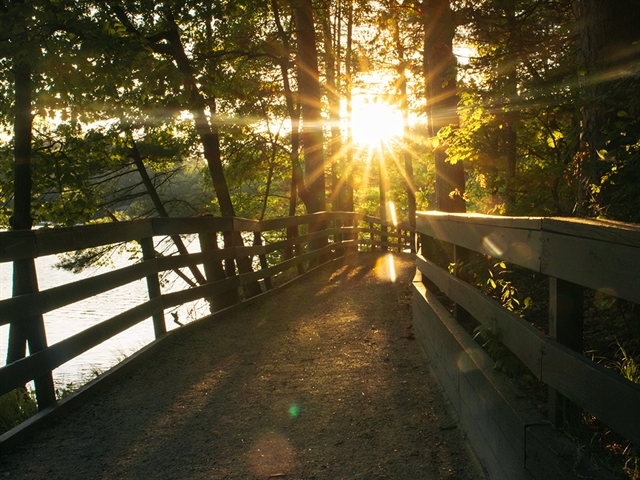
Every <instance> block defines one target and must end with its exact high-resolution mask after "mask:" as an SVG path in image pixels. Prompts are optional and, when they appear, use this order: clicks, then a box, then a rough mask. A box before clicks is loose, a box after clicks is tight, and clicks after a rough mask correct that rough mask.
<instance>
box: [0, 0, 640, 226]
mask: <svg viewBox="0 0 640 480" xmlns="http://www.w3.org/2000/svg"><path fill="white" fill-rule="evenodd" d="M0 25H1V26H2V28H1V29H0V129H1V132H0V139H1V144H0V225H1V226H3V227H5V228H7V227H9V228H14V229H20V228H31V226H32V225H33V224H35V223H45V224H51V225H63V226H64V225H74V224H77V223H89V222H103V221H120V220H125V219H133V218H140V217H146V216H193V215H205V214H213V215H237V216H242V217H248V218H257V219H262V218H269V217H277V216H284V215H292V214H296V213H301V212H303V211H305V210H306V211H307V212H316V211H321V210H325V209H332V210H355V211H359V212H364V213H369V214H379V215H380V216H382V217H386V216H388V215H393V214H395V215H397V217H398V218H399V219H401V220H405V221H406V220H412V218H413V216H414V213H415V210H416V208H417V209H418V210H421V209H422V210H424V209H439V210H444V211H465V210H466V211H471V212H480V213H497V214H510V215H578V216H591V217H605V218H611V219H618V220H624V221H631V222H637V221H638V220H639V218H640V198H639V197H638V195H636V193H635V189H636V185H638V182H639V181H640V160H639V155H640V153H639V151H640V123H639V122H638V119H639V116H640V93H638V92H640V88H639V87H640V61H639V59H640V44H639V43H638V40H640V27H638V25H640V2H637V1H635V0H616V1H614V2H599V1H596V0H574V1H569V0H567V1H557V0H545V1H540V0H477V1H476V0H468V1H467V0H459V1H445V0H423V1H422V2H420V1H409V0H407V1H396V0H380V1H376V2H364V1H358V0H340V1H338V2H330V1H328V0H324V1H322V0H316V1H313V2H312V1H311V0H292V1H291V2H288V1H282V0H265V1H256V0H231V1H219V2H210V1H204V2H203V1H191V0H183V1H162V2H160V1H150V0H142V1H128V0H121V1H113V0H109V1H84V0H81V1H75V0H33V1H28V0H23V1H19V0H11V1H10V0H2V1H0ZM358 99H359V100H358ZM394 134H395V136H394Z"/></svg>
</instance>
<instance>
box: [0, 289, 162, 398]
mask: <svg viewBox="0 0 640 480" xmlns="http://www.w3.org/2000/svg"><path fill="white" fill-rule="evenodd" d="M161 309H162V301H161V299H160V298H156V299H154V300H151V301H149V302H146V303H143V304H141V305H138V306H136V307H134V308H132V309H130V310H127V311H126V312H123V313H121V314H119V315H116V316H114V317H112V318H110V319H108V320H105V321H103V322H101V323H99V324H97V325H94V326H92V327H89V328H87V329H86V330H83V331H82V332H80V333H77V334H76V335H73V336H71V337H69V338H67V339H65V340H62V341H60V342H58V343H56V344H55V345H52V346H50V347H47V348H46V349H44V350H41V351H39V352H37V353H34V354H33V355H29V356H28V357H25V358H23V359H21V360H18V361H16V362H13V363H11V364H9V365H6V366H4V367H2V368H0V395H3V394H5V393H7V392H10V391H11V390H13V389H14V388H17V387H19V386H23V385H24V384H25V383H27V382H29V381H31V380H32V379H34V378H36V377H38V376H41V375H44V374H47V373H49V372H50V371H51V370H53V369H55V368H57V367H59V366H60V365H62V364H63V363H66V362H68V361H69V360H71V359H72V358H75V357H77V356H78V355H80V354H81V353H84V352H86V351H87V350H89V349H91V348H93V347H95V346H96V345H99V344H101V343H102V342H104V341H105V340H108V339H109V338H111V337H113V336H115V335H117V334H118V333H120V332H123V331H124V330H126V329H128V328H130V327H132V326H134V325H136V324H138V323H140V322H141V321H143V320H146V319H147V318H149V317H151V316H152V315H153V314H154V313H155V312H157V311H158V310H161Z"/></svg>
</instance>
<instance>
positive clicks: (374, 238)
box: [369, 222, 376, 252]
mask: <svg viewBox="0 0 640 480" xmlns="http://www.w3.org/2000/svg"><path fill="white" fill-rule="evenodd" d="M369 229H370V231H371V233H370V234H369V239H370V240H371V251H372V252H375V250H376V236H375V234H374V233H373V232H374V231H375V228H373V222H369Z"/></svg>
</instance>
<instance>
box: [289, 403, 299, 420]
mask: <svg viewBox="0 0 640 480" xmlns="http://www.w3.org/2000/svg"><path fill="white" fill-rule="evenodd" d="M298 415H300V405H298V404H297V403H292V404H291V406H290V407H289V416H290V417H291V418H295V417H297V416H298Z"/></svg>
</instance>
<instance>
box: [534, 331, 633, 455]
mask: <svg viewBox="0 0 640 480" xmlns="http://www.w3.org/2000/svg"><path fill="white" fill-rule="evenodd" d="M542 349H543V350H542V354H543V357H542V377H541V380H542V381H543V382H545V383H547V384H549V385H550V386H551V387H553V388H555V389H556V390H557V391H558V392H560V393H561V394H562V395H564V396H565V397H567V398H568V399H569V400H571V401H572V402H574V403H576V404H578V405H580V406H581V407H582V408H584V409H585V410H587V411H588V412H590V413H592V414H593V415H595V416H596V417H597V418H598V419H599V420H601V421H602V422H604V423H605V424H607V425H608V426H609V427H611V429H613V430H615V431H616V432H618V433H620V434H621V435H623V436H625V437H627V438H628V439H629V440H631V441H632V442H634V443H636V444H639V445H640V408H638V405H640V385H638V384H636V383H632V382H630V381H628V380H626V379H624V378H623V377H621V376H620V375H618V374H616V373H615V372H612V371H611V370H609V369H606V368H604V367H603V366H601V365H598V364H597V363H595V362H592V361H591V360H589V359H587V358H585V357H584V356H582V355H580V354H579V353H576V352H574V351H572V350H571V349H569V348H567V347H565V346H564V345H560V344H559V343H557V342H554V341H553V340H547V342H545V344H544V345H543V347H542Z"/></svg>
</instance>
